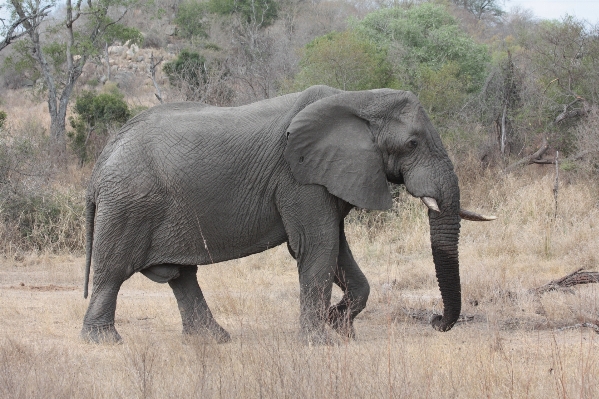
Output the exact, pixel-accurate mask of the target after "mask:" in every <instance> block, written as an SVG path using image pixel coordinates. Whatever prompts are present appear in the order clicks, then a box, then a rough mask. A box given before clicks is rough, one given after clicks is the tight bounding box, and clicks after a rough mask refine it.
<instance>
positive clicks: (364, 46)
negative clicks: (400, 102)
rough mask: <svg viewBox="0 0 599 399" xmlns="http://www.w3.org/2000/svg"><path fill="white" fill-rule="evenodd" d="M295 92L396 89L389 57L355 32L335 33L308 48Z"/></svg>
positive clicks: (302, 61) (323, 37)
mask: <svg viewBox="0 0 599 399" xmlns="http://www.w3.org/2000/svg"><path fill="white" fill-rule="evenodd" d="M300 68H301V70H300V72H299V73H298V74H297V76H296V78H295V85H294V86H295V87H294V89H295V90H303V89H305V88H307V87H309V86H312V85H316V84H325V85H328V86H332V87H336V88H338V89H342V90H368V89H377V88H382V87H391V88H393V87H395V86H397V82H396V81H395V80H394V78H393V70H392V67H391V64H389V62H387V60H386V53H385V52H383V51H381V50H379V49H378V48H377V47H376V46H375V45H374V43H372V42H370V41H367V40H364V39H362V38H360V37H359V36H358V35H357V34H355V33H354V32H352V31H345V32H341V33H339V32H333V33H329V34H326V35H324V36H320V37H317V38H316V39H314V40H312V41H311V42H310V43H308V44H307V45H306V48H305V51H304V54H303V57H302V59H301V60H300Z"/></svg>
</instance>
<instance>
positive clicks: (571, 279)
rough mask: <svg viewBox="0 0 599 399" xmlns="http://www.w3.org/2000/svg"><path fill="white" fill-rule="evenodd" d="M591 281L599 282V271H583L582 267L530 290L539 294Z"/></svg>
mask: <svg viewBox="0 0 599 399" xmlns="http://www.w3.org/2000/svg"><path fill="white" fill-rule="evenodd" d="M591 283H599V272H589V271H584V269H578V270H576V271H575V272H573V273H570V274H568V275H567V276H564V277H562V278H560V279H559V280H552V281H550V282H549V283H547V284H545V285H544V286H542V287H539V288H535V289H533V290H532V292H533V293H535V294H539V295H540V294H544V293H546V292H549V291H558V290H567V288H568V287H573V286H575V285H579V284H591Z"/></svg>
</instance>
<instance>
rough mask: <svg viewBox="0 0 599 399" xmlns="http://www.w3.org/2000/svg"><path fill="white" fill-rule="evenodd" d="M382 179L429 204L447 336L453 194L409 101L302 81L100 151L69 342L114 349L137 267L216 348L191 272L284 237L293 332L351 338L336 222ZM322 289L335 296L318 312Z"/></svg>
mask: <svg viewBox="0 0 599 399" xmlns="http://www.w3.org/2000/svg"><path fill="white" fill-rule="evenodd" d="M387 181H390V182H394V183H399V184H405V187H406V189H407V190H408V192H409V193H410V194H411V195H413V196H415V197H425V196H427V197H432V198H434V199H436V201H437V203H438V204H439V207H440V210H441V212H440V213H437V212H432V211H429V220H430V231H431V244H432V253H433V259H434V263H435V268H436V274H437V278H438V282H439V287H440V290H441V295H442V298H443V304H444V314H443V316H442V317H441V316H438V317H436V318H435V319H433V320H432V324H433V327H435V328H436V329H437V330H439V331H447V330H449V329H450V328H451V327H452V326H453V325H454V323H455V322H456V320H457V318H458V316H459V314H460V306H461V294H460V277H459V270H458V269H459V263H458V236H459V232H460V217H459V215H458V211H459V202H460V192H459V189H458V179H457V177H456V175H455V173H454V170H453V165H452V163H451V161H450V160H449V158H448V156H447V153H446V151H445V149H444V148H443V145H442V143H441V139H440V138H439V134H438V133H437V131H436V130H435V128H434V127H433V126H432V124H431V122H430V120H429V118H428V117H427V115H426V114H425V112H424V110H423V108H422V106H421V105H420V103H419V102H418V100H417V98H416V96H415V95H414V94H412V93H409V92H403V91H395V90H389V89H381V90H371V91H362V92H344V91H340V90H336V89H332V88H329V87H326V86H315V87H311V88H309V89H307V90H305V91H303V92H301V93H294V94H289V95H286V96H282V97H278V98H274V99H270V100H264V101H260V102H257V103H254V104H250V105H246V106H242V107H236V108H219V107H211V106H205V105H200V104H197V103H180V104H165V105H161V106H157V107H154V108H152V109H150V110H148V111H146V112H144V113H142V114H140V115H138V116H136V117H135V118H133V119H132V120H130V121H129V122H128V123H127V124H126V125H125V126H124V127H123V128H122V130H121V131H120V132H119V133H118V135H117V136H116V138H115V139H114V140H113V141H112V142H111V143H110V144H108V145H107V147H106V148H105V149H104V151H103V153H102V155H101V156H100V159H99V160H98V162H97V164H96V166H95V169H94V171H93V174H92V178H91V181H90V184H89V189H88V193H87V231H88V232H87V240H88V243H87V267H88V269H87V271H88V272H89V265H90V262H91V259H92V258H93V263H94V272H95V274H94V277H93V291H92V295H91V300H90V303H89V308H88V310H87V313H86V314H85V318H84V321H83V329H82V332H81V334H82V337H83V338H84V339H87V340H90V341H93V342H102V341H118V340H120V336H119V334H118V333H117V331H116V329H115V326H114V316H115V309H116V300H117V294H118V292H119V288H120V286H121V284H122V283H123V282H124V281H125V280H127V279H128V278H129V277H131V275H133V273H135V272H141V273H143V274H144V275H146V276H147V277H148V278H150V279H152V280H153V281H156V282H159V283H166V282H168V284H169V285H170V286H171V288H172V289H173V292H174V294H175V297H176V299H177V303H178V306H179V310H180V312H181V318H182V321H183V332H184V333H185V334H207V335H209V336H212V337H213V338H215V339H216V340H217V341H218V342H227V341H229V340H230V336H229V334H228V333H227V332H226V331H225V330H224V329H223V328H222V327H221V326H220V325H219V324H218V323H217V322H216V320H215V319H214V317H213V316H212V314H211V312H210V310H209V309H208V305H207V304H206V301H205V299H204V296H203V295H202V291H201V289H200V287H199V285H198V282H197V278H196V272H197V270H198V268H197V266H196V265H205V264H210V263H216V262H222V261H226V260H229V259H236V258H241V257H243V256H247V255H250V254H254V253H257V252H262V251H265V250H266V249H268V248H272V247H274V246H277V245H279V244H281V243H284V242H287V243H288V247H289V252H290V253H291V254H292V256H293V257H294V258H295V259H296V260H297V267H298V272H299V282H300V309H301V316H300V327H301V332H302V336H303V337H304V338H305V339H306V340H308V341H310V342H316V343H318V342H328V337H327V335H326V332H325V323H329V324H330V325H331V326H332V327H333V328H334V329H335V330H337V331H338V332H339V333H340V334H343V335H346V336H350V337H352V336H353V326H352V323H353V320H354V318H355V317H356V315H358V314H359V313H360V311H362V309H364V307H365V306H366V301H367V299H368V295H369V292H370V288H369V285H368V281H367V280H366V277H365V276H364V274H363V273H362V271H361V270H360V268H359V267H358V265H357V264H356V261H355V260H354V258H353V256H352V253H351V251H350V249H349V246H348V243H347V240H346V237H345V232H344V218H345V216H346V215H347V214H348V212H349V211H350V210H351V208H353V207H354V206H357V207H361V208H367V209H388V208H390V207H391V205H392V199H391V195H390V193H389V191H388V188H387ZM398 234H401V232H399V231H398ZM408 234H409V233H408ZM92 242H93V245H92ZM87 279H88V275H86V286H85V295H86V296H87ZM333 283H334V284H337V285H338V286H339V287H340V288H341V289H342V290H343V293H344V295H343V299H341V301H340V302H339V303H337V304H336V305H333V306H330V300H331V290H332V285H333Z"/></svg>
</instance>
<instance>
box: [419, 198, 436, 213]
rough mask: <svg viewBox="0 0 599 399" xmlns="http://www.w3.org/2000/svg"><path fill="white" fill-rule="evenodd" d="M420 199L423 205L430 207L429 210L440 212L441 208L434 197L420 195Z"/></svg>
mask: <svg viewBox="0 0 599 399" xmlns="http://www.w3.org/2000/svg"><path fill="white" fill-rule="evenodd" d="M420 199H421V200H422V202H424V205H426V206H427V207H428V209H430V210H431V211H435V212H441V210H440V209H439V205H437V201H435V199H434V198H431V197H422V198H420Z"/></svg>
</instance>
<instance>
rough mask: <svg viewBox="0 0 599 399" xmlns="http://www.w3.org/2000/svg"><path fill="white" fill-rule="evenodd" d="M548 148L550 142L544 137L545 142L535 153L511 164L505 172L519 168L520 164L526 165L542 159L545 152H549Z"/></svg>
mask: <svg viewBox="0 0 599 399" xmlns="http://www.w3.org/2000/svg"><path fill="white" fill-rule="evenodd" d="M548 148H549V143H547V137H543V142H542V143H541V146H540V147H539V149H538V150H537V151H536V152H535V153H534V154H531V155H528V156H526V157H524V158H522V159H521V160H519V161H517V162H514V163H513V164H511V165H509V166H508V167H507V168H505V172H506V173H509V172H511V171H513V170H515V169H517V168H518V167H519V166H526V165H530V164H533V163H535V161H538V160H540V159H541V157H542V156H543V154H545V152H547V149H548Z"/></svg>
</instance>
